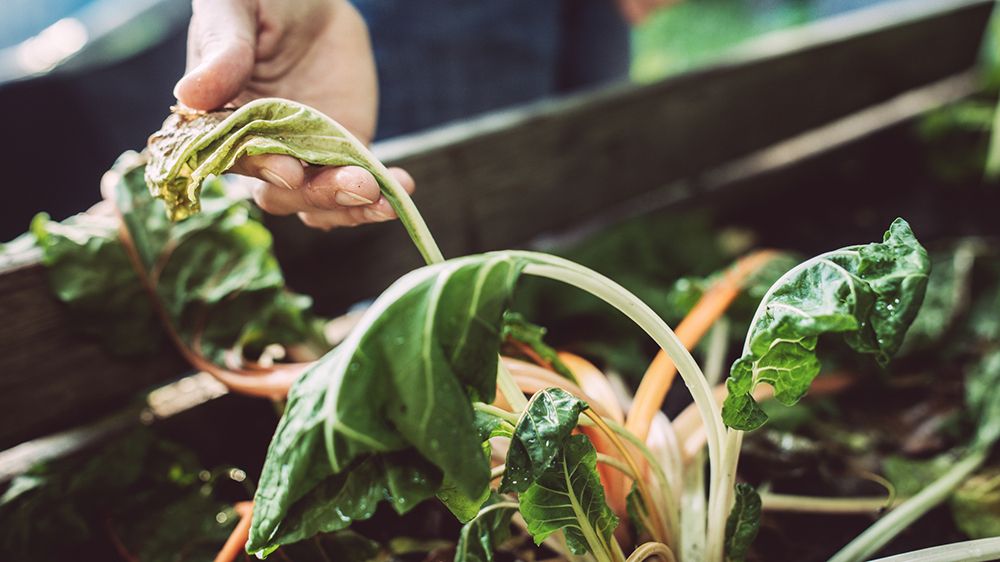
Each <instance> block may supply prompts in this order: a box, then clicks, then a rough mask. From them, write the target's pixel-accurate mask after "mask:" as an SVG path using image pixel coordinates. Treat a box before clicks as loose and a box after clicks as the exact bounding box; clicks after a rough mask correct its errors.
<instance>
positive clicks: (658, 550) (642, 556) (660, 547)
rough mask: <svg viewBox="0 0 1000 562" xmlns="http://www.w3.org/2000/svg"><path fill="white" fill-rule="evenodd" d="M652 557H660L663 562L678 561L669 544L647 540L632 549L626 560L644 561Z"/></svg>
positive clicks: (632, 561) (628, 561)
mask: <svg viewBox="0 0 1000 562" xmlns="http://www.w3.org/2000/svg"><path fill="white" fill-rule="evenodd" d="M650 558H659V559H660V560H661V561H662V562H677V558H675V557H674V552H673V551H672V550H670V548H669V547H667V545H665V544H663V543H658V542H647V543H644V544H642V545H641V546H639V548H637V549H635V550H634V551H632V554H631V555H630V556H629V557H628V559H627V560H626V561H625V562H644V561H646V560H649V559H650Z"/></svg>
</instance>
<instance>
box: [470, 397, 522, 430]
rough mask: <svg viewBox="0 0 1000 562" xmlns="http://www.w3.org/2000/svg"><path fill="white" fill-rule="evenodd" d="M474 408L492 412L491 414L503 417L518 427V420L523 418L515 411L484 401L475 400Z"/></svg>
mask: <svg viewBox="0 0 1000 562" xmlns="http://www.w3.org/2000/svg"><path fill="white" fill-rule="evenodd" d="M472 409H473V410H479V411H480V412H484V413H487V414H490V415H491V416H496V417H498V418H500V419H502V420H503V421H505V422H507V423H509V424H510V425H511V426H513V427H517V422H518V421H520V419H521V418H520V416H518V415H517V414H515V413H513V412H508V411H507V410H504V409H503V408H497V407H496V406H494V405H492V404H485V403H483V402H473V403H472Z"/></svg>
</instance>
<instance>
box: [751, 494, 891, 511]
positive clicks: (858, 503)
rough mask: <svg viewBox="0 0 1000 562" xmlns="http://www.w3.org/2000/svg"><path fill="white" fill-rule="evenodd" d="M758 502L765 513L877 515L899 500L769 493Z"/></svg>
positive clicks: (762, 495) (763, 495) (761, 496)
mask: <svg viewBox="0 0 1000 562" xmlns="http://www.w3.org/2000/svg"><path fill="white" fill-rule="evenodd" d="M760 500H761V503H762V504H763V508H764V510H765V511H790V512H796V513H826V514H845V515H852V514H859V513H861V514H864V513H878V512H880V511H882V510H886V509H892V508H893V507H896V506H898V505H899V504H900V503H901V500H899V499H896V500H890V499H889V498H884V497H867V498H865V497H861V498H821V497H812V496H794V495H786V494H770V493H762V494H761V495H760Z"/></svg>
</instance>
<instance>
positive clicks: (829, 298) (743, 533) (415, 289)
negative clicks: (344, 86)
mask: <svg viewBox="0 0 1000 562" xmlns="http://www.w3.org/2000/svg"><path fill="white" fill-rule="evenodd" d="M263 153H276V154H286V155H290V156H293V157H296V158H298V159H300V160H301V161H303V162H304V163H306V164H310V165H356V166H361V167H364V168H366V169H368V170H369V171H370V172H372V174H373V175H374V176H375V178H376V180H377V181H378V183H379V185H380V187H381V190H382V193H383V195H384V196H385V197H386V199H388V200H389V202H390V203H391V204H392V205H393V207H394V209H395V210H396V212H397V214H398V215H399V217H400V219H401V221H402V223H403V226H404V227H405V228H406V229H407V231H408V232H409V234H410V236H411V238H412V240H413V242H414V244H415V245H416V247H417V249H418V251H419V252H420V253H421V254H422V255H423V257H424V258H425V259H426V261H427V262H428V265H427V266H426V267H423V268H420V269H418V270H415V271H413V272H410V273H409V274H407V275H405V276H403V277H402V278H400V279H399V280H398V281H396V282H395V283H394V284H393V285H392V286H391V287H389V288H388V289H387V290H386V291H385V292H384V293H383V294H382V295H381V296H380V297H379V298H378V299H377V300H376V301H375V302H374V304H373V305H372V306H371V307H370V308H369V309H368V310H367V312H365V314H364V316H363V317H362V318H361V320H360V321H359V323H358V324H357V325H356V326H355V327H354V329H353V331H352V332H351V333H350V335H349V336H348V337H347V339H346V340H345V341H344V342H343V343H341V344H340V345H339V346H338V347H337V348H335V349H334V350H333V351H331V352H329V353H328V354H327V355H325V356H324V357H322V358H321V359H319V360H318V361H316V362H315V363H314V364H312V365H311V366H309V367H308V368H307V369H306V370H305V372H304V373H303V374H302V375H301V377H299V378H298V379H297V380H296V381H295V383H294V386H292V388H291V390H290V392H289V394H288V403H287V407H286V409H285V413H284V416H283V418H282V420H281V422H280V425H279V427H278V429H277V431H276V433H275V435H274V438H273V440H272V442H271V446H270V449H269V451H268V454H267V459H266V462H265V465H264V469H263V475H262V477H261V481H260V486H259V487H258V490H257V493H256V496H255V498H254V513H253V522H252V525H251V528H250V530H249V536H248V542H247V550H248V551H249V552H251V553H254V554H256V555H258V556H260V557H264V556H267V555H269V554H270V553H272V552H274V551H275V550H276V549H278V548H280V547H282V546H283V545H287V544H290V543H294V542H297V541H300V540H302V539H305V538H308V537H311V536H313V535H316V534H318V533H324V532H331V531H337V530H340V529H344V528H346V527H348V526H350V525H351V524H352V522H354V521H358V520H363V519H367V518H370V517H372V516H373V514H374V512H375V509H376V507H377V505H378V504H379V503H380V502H388V504H389V505H391V506H392V508H393V509H395V510H396V511H397V512H399V513H405V512H407V511H409V510H410V509H412V508H413V507H414V506H415V505H416V504H418V503H419V502H422V501H425V500H428V499H431V498H435V497H436V498H437V499H438V500H440V501H442V502H443V503H444V504H445V505H446V506H447V507H448V508H449V509H450V510H451V511H452V513H454V515H455V516H456V517H457V518H458V519H459V520H460V521H462V522H463V523H464V525H465V526H464V528H463V530H462V532H461V536H460V540H459V544H458V548H457V552H456V556H455V559H456V562H463V561H490V560H492V559H493V549H494V548H495V546H496V545H498V544H499V543H500V542H501V541H503V540H504V538H505V537H506V534H507V533H508V532H509V525H510V522H511V521H512V520H514V521H519V524H522V525H523V526H524V528H525V529H526V530H527V531H528V532H529V533H530V534H531V535H532V536H533V537H534V540H535V541H536V542H537V543H539V544H542V543H544V544H546V545H548V546H549V547H551V548H552V549H553V550H555V551H557V552H559V553H562V554H564V555H566V556H570V555H579V556H586V557H589V558H590V559H593V560H597V561H598V562H624V561H626V560H629V561H635V560H645V559H654V558H658V559H661V560H668V561H669V560H684V561H694V560H709V561H722V560H741V559H743V558H744V557H745V555H746V553H747V551H748V549H749V547H750V545H751V543H752V542H753V540H754V537H755V535H756V533H757V528H758V524H759V515H760V509H761V503H760V499H759V498H758V497H757V495H756V492H755V491H754V490H753V489H752V488H751V487H750V486H748V485H746V484H742V483H741V484H736V471H737V464H738V460H739V453H740V448H741V443H742V438H743V434H744V432H745V431H749V430H752V429H755V428H757V427H760V426H761V425H762V424H764V423H765V421H766V416H765V414H764V413H763V410H762V409H761V408H760V406H759V404H758V401H759V400H762V399H763V398H765V397H766V396H767V395H768V394H773V396H774V398H775V399H776V400H777V401H779V402H780V403H782V404H794V403H795V402H796V401H798V400H799V399H800V398H802V396H803V395H804V394H805V393H806V391H807V390H808V389H809V387H810V385H811V383H812V382H813V379H815V378H816V376H817V375H818V374H819V371H820V361H819V356H818V354H817V353H818V350H819V349H820V348H822V347H824V346H826V345H829V342H828V340H829V339H830V338H832V337H838V336H839V337H840V339H842V340H843V341H845V342H846V344H847V345H848V346H850V347H851V348H853V349H854V350H855V351H857V352H859V353H862V354H867V355H871V356H873V357H874V358H875V359H876V360H877V361H880V362H885V361H887V360H888V359H889V358H890V357H891V356H892V355H893V353H894V352H895V351H896V350H897V349H898V348H899V346H900V344H901V342H902V340H903V336H904V334H905V332H906V330H907V327H908V326H909V324H910V323H911V322H912V321H913V319H914V316H915V315H916V312H917V309H918V308H919V306H920V304H921V300H922V298H923V295H924V290H925V287H926V283H927V278H928V271H929V261H928V258H927V254H926V252H925V251H924V249H923V248H922V247H921V245H920V244H919V243H918V242H917V240H916V238H915V237H914V235H913V233H912V232H911V230H910V227H909V226H908V225H907V223H906V222H905V221H903V220H901V219H897V220H896V221H895V222H893V223H892V225H891V226H890V227H889V229H888V231H887V232H886V234H885V237H884V239H883V240H882V241H880V242H875V243H871V244H865V245H859V246H851V247H847V248H842V249H840V250H836V251H833V252H829V253H826V254H822V255H820V256H817V257H815V258H812V259H809V260H806V261H804V262H802V263H800V264H798V265H796V266H794V267H791V268H790V269H788V270H787V272H785V273H784V274H783V275H782V276H781V277H780V278H779V279H777V281H776V282H775V283H773V285H771V286H770V288H769V289H768V290H767V291H766V293H765V294H764V295H763V298H762V299H761V301H760V304H759V307H758V308H757V311H756V314H755V315H754V318H753V320H752V322H751V324H750V329H749V332H748V333H747V335H746V338H745V344H744V348H743V352H742V356H741V357H740V359H739V360H737V361H736V363H734V364H733V366H732V369H731V371H730V376H729V378H728V380H727V381H726V383H725V388H724V389H714V388H713V385H712V382H711V381H710V378H709V377H711V378H715V377H717V376H718V374H719V371H720V367H721V363H722V359H723V358H724V357H725V354H726V353H725V351H726V349H725V343H726V338H721V337H715V338H712V340H713V343H715V344H716V345H710V348H711V349H710V357H709V358H708V360H707V361H706V369H705V371H707V374H708V375H709V377H706V373H705V372H703V369H702V367H701V366H700V365H699V363H698V362H697V361H695V359H694V357H693V356H692V355H691V353H690V352H689V348H691V347H693V346H694V345H695V344H696V343H697V341H698V340H699V339H701V337H702V336H704V335H705V334H706V333H707V332H708V331H709V330H710V328H711V327H712V326H713V324H715V320H717V319H718V318H719V316H720V314H721V313H722V311H723V310H725V308H726V307H727V306H728V304H729V303H731V302H732V301H733V299H734V298H735V297H736V295H737V294H738V293H739V292H740V290H741V289H742V288H743V287H744V286H745V285H746V284H747V279H748V278H749V277H751V276H752V275H753V274H754V273H755V272H757V271H759V270H760V269H761V268H763V267H765V266H766V265H767V264H772V263H773V260H774V259H775V257H776V256H775V255H774V254H773V253H771V252H764V253H759V254H754V255H752V256H750V257H748V258H746V259H745V260H743V261H741V262H740V263H739V264H737V266H735V267H734V268H732V269H731V270H730V271H727V272H726V273H725V274H724V275H722V276H721V277H720V279H718V280H717V281H716V282H714V283H712V284H711V286H709V287H707V288H706V289H705V290H704V292H703V294H701V295H700V296H699V297H698V299H697V301H696V304H694V306H693V309H692V311H691V312H690V313H689V315H688V316H687V317H686V318H685V320H684V321H682V322H681V324H680V325H678V328H677V332H676V333H675V331H674V330H672V329H671V328H670V327H669V326H668V325H667V324H666V322H664V321H663V319H662V318H661V317H660V316H659V315H658V314H656V313H655V312H654V311H653V310H652V309H651V308H650V307H649V306H647V305H646V304H645V303H644V302H643V301H642V300H640V299H639V298H637V297H636V296H635V295H633V294H632V293H630V292H629V291H627V290H625V289H624V288H623V287H621V286H620V285H618V284H617V283H615V282H614V281H611V280H610V279H608V278H606V277H604V276H602V275H601V274H599V273H597V272H595V271H593V270H590V269H588V268H586V267H583V266H581V265H579V264H577V263H574V262H571V261H568V260H565V259H562V258H558V257H555V256H551V255H547V254H542V253H537V252H526V251H501V252H491V253H487V254H482V255H473V256H465V257H458V258H454V259H450V260H445V259H443V257H442V255H441V252H440V251H439V250H438V248H437V245H436V244H435V242H434V239H433V237H432V236H431V234H430V232H429V230H428V229H427V227H426V225H425V224H424V222H423V220H422V219H421V217H420V215H419V213H418V212H417V209H416V207H415V206H414V204H413V203H412V201H411V200H410V198H409V196H408V195H407V194H406V192H405V191H404V190H403V189H402V188H401V186H399V184H398V183H397V182H396V181H395V180H394V179H393V177H392V176H391V175H390V174H389V173H387V171H386V169H385V168H384V166H383V165H382V164H381V163H380V162H379V161H378V160H377V159H376V158H375V157H374V156H372V154H371V153H370V152H369V151H368V150H367V148H365V147H364V146H363V145H362V144H361V143H359V142H358V141H357V140H356V139H354V138H353V137H352V136H351V135H350V134H349V133H348V132H347V131H346V130H345V129H343V128H342V127H341V126H340V125H338V124H337V123H335V122H334V121H332V120H330V119H329V118H327V117H325V116H324V115H322V114H320V113H318V112H316V111H315V110H312V109H310V108H308V107H305V106H302V105H299V104H296V103H293V102H289V101H285V100H276V99H261V100H256V101H253V102H251V103H249V104H247V105H245V106H243V107H241V108H239V109H237V110H235V111H225V112H217V113H209V114H193V113H178V114H175V115H172V116H171V117H170V118H169V119H168V120H167V122H166V123H165V125H164V129H163V130H162V131H161V132H160V133H158V134H156V135H154V136H153V137H152V138H151V144H150V150H149V155H150V156H149V162H148V165H147V166H146V167H145V176H146V180H147V182H148V183H149V186H150V189H151V190H152V192H153V193H154V194H155V195H157V196H158V197H161V198H162V199H163V200H164V201H165V202H166V211H167V214H168V215H169V216H170V217H171V218H174V219H184V218H187V220H197V215H196V214H195V213H197V212H198V211H199V209H201V208H204V209H206V210H207V209H208V204H207V203H206V202H205V200H203V199H202V195H203V194H202V191H203V190H205V189H206V187H205V185H206V184H205V182H206V181H208V180H209V179H210V178H211V177H212V176H214V175H218V174H221V173H223V172H225V171H226V170H227V169H228V168H229V167H231V166H232V165H233V164H234V163H235V162H236V161H237V160H238V159H239V158H241V157H244V156H249V155H254V154H263ZM209 185H210V184H209ZM188 217H191V218H188ZM181 224H185V223H183V222H182V223H181ZM783 269H787V268H783ZM528 276H534V277H541V278H546V279H549V280H552V281H555V282H559V283H564V284H567V285H570V286H573V287H575V288H577V289H580V290H582V291H584V292H585V293H588V294H590V295H592V296H593V297H596V298H597V299H599V300H602V301H604V302H605V303H607V304H608V305H610V306H611V307H614V308H616V309H618V310H619V311H620V312H621V313H622V314H624V316H625V317H627V318H628V319H630V320H631V321H632V322H634V323H635V324H636V325H638V326H639V327H640V328H641V329H642V330H644V331H645V332H646V333H647V334H648V335H649V336H650V337H651V338H652V339H653V340H654V341H655V342H656V344H657V345H658V346H659V347H660V348H661V349H662V352H661V355H660V356H658V357H657V358H656V360H654V362H653V364H652V365H651V366H650V369H649V370H648V371H647V373H646V375H645V377H644V378H643V381H642V384H640V386H639V389H638V391H637V394H636V397H635V400H634V402H633V404H632V406H631V407H630V408H629V409H628V411H627V412H626V411H624V410H623V409H622V408H621V406H620V405H619V404H618V403H617V402H616V401H615V400H614V399H609V398H608V395H607V394H606V393H604V392H603V390H602V389H604V388H607V381H606V380H603V379H602V377H601V376H600V375H599V373H598V374H595V373H594V371H593V369H591V368H589V367H588V365H587V364H586V363H585V362H583V361H580V360H578V358H575V359H574V358H571V357H568V356H561V355H560V356H556V357H552V356H551V355H550V356H549V357H548V358H542V359H543V360H542V361H540V362H538V363H539V364H538V365H532V364H530V363H525V362H523V361H515V360H511V359H508V358H505V357H500V356H499V355H498V354H499V353H500V351H501V349H502V346H503V344H504V341H505V340H506V339H507V338H508V337H509V336H510V334H511V332H512V330H514V331H516V330H517V329H518V328H517V323H516V322H515V321H512V319H511V316H510V315H509V314H507V315H506V316H507V321H506V322H505V313H506V312H507V311H508V310H509V308H510V306H511V303H512V300H513V297H514V295H515V289H516V288H517V286H518V283H519V282H520V281H521V280H522V279H523V278H525V277H528ZM556 360H558V361H556ZM557 365H558V367H557ZM675 373H676V374H679V375H680V377H681V379H682V380H683V382H684V384H685V385H686V386H687V388H688V390H689V391H690V393H691V395H692V397H693V399H694V408H693V410H692V411H691V412H692V414H691V415H689V416H687V419H685V420H682V419H681V417H683V415H682V416H680V417H678V418H677V419H675V420H673V421H670V420H667V419H666V418H665V417H664V416H662V414H659V410H660V407H661V405H662V402H663V399H664V397H665V394H666V391H667V389H668V388H669V387H670V382H671V381H672V380H673V377H674V374H675ZM726 391H728V396H727V395H726ZM723 397H724V398H725V400H724V402H723V403H722V404H721V406H720V401H722V398H723ZM691 420H693V422H692V421H691ZM705 445H707V461H708V466H709V470H708V475H707V482H704V481H702V477H703V474H704V471H703V466H702V465H701V464H700V462H699V459H700V458H702V457H701V453H700V450H701V449H702V447H704V446H705ZM692 449H693V450H692ZM706 488H707V495H706ZM682 506H683V507H682ZM515 513H516V514H518V517H517V518H513V519H512V517H513V515H514V514H515Z"/></svg>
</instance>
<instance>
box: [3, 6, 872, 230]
mask: <svg viewBox="0 0 1000 562" xmlns="http://www.w3.org/2000/svg"><path fill="white" fill-rule="evenodd" d="M609 1H610V0H609ZM879 1H880V0H686V1H684V2H682V3H680V4H678V5H675V6H672V7H669V8H666V9H664V10H661V11H659V12H658V13H656V14H654V15H653V16H652V17H651V18H650V19H648V20H647V21H645V22H644V23H643V24H641V25H640V26H638V27H636V28H634V29H633V30H632V37H631V40H632V41H631V44H632V62H631V71H630V74H631V78H632V79H633V80H635V81H639V82H648V81H653V80H656V79H659V78H662V77H664V76H667V75H670V74H673V73H678V72H682V71H685V70H689V69H691V68H695V67H697V66H699V65H703V64H706V63H707V62H710V61H711V60H713V59H714V58H717V57H719V56H721V55H722V54H723V53H725V51H726V50H727V49H730V48H732V47H733V46H735V45H737V44H739V43H740V42H742V41H745V40H747V39H748V38H752V37H754V36H757V35H760V34H762V33H765V32H768V31H773V30H776V29H781V28H784V27H789V26H794V25H798V24H802V23H806V22H809V21H812V20H816V19H819V18H824V17H829V16H832V15H835V14H840V13H844V12H847V11H851V10H854V9H857V8H861V7H864V6H868V5H871V4H875V3H878V2H879ZM3 5H4V8H5V10H4V12H5V16H6V17H5V18H2V19H0V106H2V107H3V108H5V112H6V117H5V123H4V125H5V126H4V130H5V135H4V150H3V157H2V162H3V169H4V171H5V174H4V175H5V180H6V182H5V183H6V184H7V189H6V200H5V204H4V205H3V206H2V207H0V240H8V239H11V238H13V237H14V236H16V235H17V234H19V233H21V232H23V231H24V230H25V229H26V228H27V225H28V222H29V221H30V219H31V217H32V216H33V215H34V214H35V213H37V212H40V211H43V210H44V211H47V212H49V213H50V214H51V215H52V216H53V218H56V219H62V218H65V217H66V216H68V215H71V214H73V213H75V212H78V211H81V210H83V209H85V208H87V207H88V206H90V205H92V204H93V203H95V202H96V201H97V200H98V199H99V191H98V185H99V180H100V177H101V174H102V173H103V172H104V171H105V170H107V169H108V168H109V167H110V166H111V164H112V163H113V162H114V160H115V158H116V157H117V156H118V155H119V154H120V153H121V152H123V151H125V150H128V149H137V148H141V147H142V146H143V145H144V144H145V139H146V136H147V135H148V134H149V133H150V132H151V131H154V130H156V129H157V128H158V127H159V124H160V122H161V121H162V119H163V117H164V116H165V114H166V112H167V110H168V107H169V106H170V105H171V104H172V103H173V102H174V98H173V95H172V94H171V90H172V88H173V85H174V83H175V82H176V80H177V79H178V78H179V77H180V76H181V75H182V73H183V70H184V54H185V38H186V27H187V21H188V18H189V17H190V2H189V0H3Z"/></svg>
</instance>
